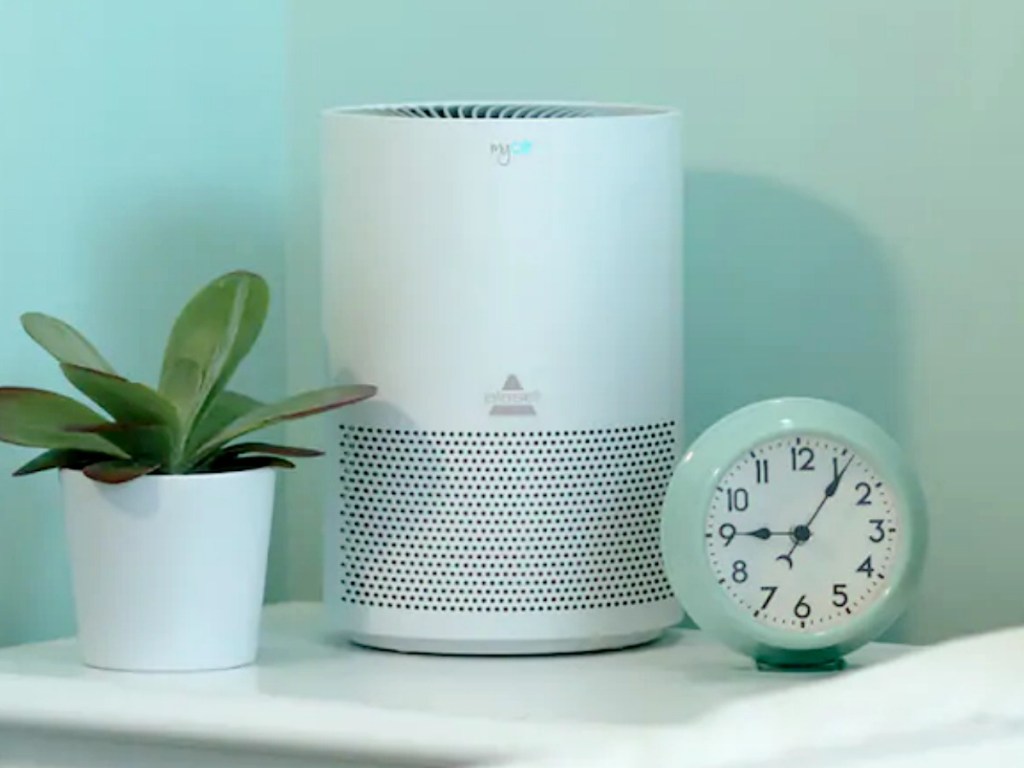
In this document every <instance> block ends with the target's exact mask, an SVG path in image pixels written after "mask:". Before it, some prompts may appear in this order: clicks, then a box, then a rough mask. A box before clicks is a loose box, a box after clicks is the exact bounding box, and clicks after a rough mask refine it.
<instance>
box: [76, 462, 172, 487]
mask: <svg viewBox="0 0 1024 768" xmlns="http://www.w3.org/2000/svg"><path fill="white" fill-rule="evenodd" d="M157 469H158V465H156V464H138V463H136V462H134V461H122V460H119V459H111V460H110V461H100V462H97V463H96V464H89V465H88V466H87V467H85V468H84V469H83V470H82V473H83V474H84V475H85V476H86V477H88V478H89V479H90V480H95V481H96V482H99V483H107V484H109V485H119V484H120V483H127V482H128V481H129V480H135V479H136V478H139V477H142V476H143V475H148V474H150V473H151V472H154V471H156V470H157Z"/></svg>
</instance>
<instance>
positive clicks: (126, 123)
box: [0, 0, 284, 644]
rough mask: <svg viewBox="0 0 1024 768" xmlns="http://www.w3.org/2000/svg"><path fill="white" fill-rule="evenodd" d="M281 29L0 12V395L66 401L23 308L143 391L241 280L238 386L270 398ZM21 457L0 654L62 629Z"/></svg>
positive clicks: (268, 9)
mask: <svg viewBox="0 0 1024 768" xmlns="http://www.w3.org/2000/svg"><path fill="white" fill-rule="evenodd" d="M283 30H284V4H283V3H280V2H268V1H263V2H250V1H249V0H218V2H214V3H210V2H202V1H201V0H178V2H174V3H153V2H141V3H140V2H136V1H135V0H121V1H115V0H43V1H40V0H0V383H3V384H23V385H31V386H44V387H48V388H56V389H59V390H61V391H64V392H67V393H69V394H71V393H73V390H70V388H69V387H66V386H64V384H63V382H62V380H61V378H60V375H59V372H58V371H57V370H56V368H55V366H54V365H53V364H51V362H50V361H49V359H48V358H47V357H46V356H45V354H44V353H43V352H42V351H41V350H39V349H38V348H37V347H35V346H34V345H33V344H31V342H29V341H28V340H27V337H25V336H24V334H23V333H22V332H21V329H20V326H19V324H18V315H19V314H20V313H21V312H23V311H26V310H30V309H38V310H42V311H46V312H50V313H53V314H56V315H58V316H61V317H64V318H66V319H67V320H69V321H70V322H72V323H74V324H76V325H78V326H79V327H81V328H82V330H83V331H85V332H86V333H87V334H88V335H89V336H91V337H92V338H93V339H94V341H95V342H96V343H97V344H98V345H99V346H100V347H101V348H102V349H103V350H104V352H105V353H106V354H107V355H108V357H109V358H111V360H112V361H113V362H114V363H115V364H116V365H118V366H120V367H121V368H123V370H124V372H125V373H127V374H129V375H131V376H136V377H140V378H143V379H145V380H152V379H153V377H155V375H156V372H157V366H158V364H159V355H160V352H161V347H162V345H163V341H164V338H165V336H166V333H167V331H168V330H169V328H170V323H171V321H172V320H173V316H174V314H175V312H176V311H177V309H178V308H179V307H180V305H181V304H182V303H183V302H184V301H185V300H186V298H187V297H188V295H189V294H190V293H191V292H192V291H193V290H195V289H196V288H198V287H199V285H200V284H201V283H203V282H205V281H206V280H207V279H209V278H211V277H213V276H214V275H216V274H218V273H219V272H221V271H226V270H228V269H232V268H235V267H240V266H242V267H248V268H251V269H256V270H258V271H260V272H262V273H263V274H264V275H266V277H267V278H268V279H269V280H270V281H271V284H272V286H273V290H274V301H275V305H274V308H273V312H272V316H271V318H270V321H269V323H268V327H267V330H266V332H265V336H264V337H263V338H262V339H261V340H260V342H259V343H258V347H257V349H256V350H254V352H253V357H252V359H251V360H250V361H249V362H247V363H246V368H245V370H244V372H242V373H240V378H239V382H238V384H239V386H241V387H244V388H245V389H246V390H247V391H251V392H253V393H254V394H257V395H258V396H265V397H276V396H280V395H281V394H282V392H283V386H284V376H283V372H282V371H283V366H282V363H283V359H284V357H283V356H284V313H283V297H284V294H283V290H284V258H283V248H282V244H283V226H282V225H283V222H282V217H281V211H282V208H281V201H282V194H283V191H284V187H283V179H284V154H283V150H284V141H283V112H282V105H283V86H284V81H283V77H284V66H283V64H284V62H283V39H284V32H283ZM29 455H31V453H30V452H28V451H25V450H23V449H16V448H12V447H9V446H0V644H4V643H13V642H17V641H27V640H34V639H39V638H44V637H52V636H55V635H61V634H66V633H67V632H69V631H71V630H72V629H73V616H72V611H71V606H70V599H69V583H68V573H67V568H66V562H65V554H64V541H63V525H62V520H61V516H60V512H59V501H58V497H57V484H56V476H55V475H53V474H45V475H40V476H35V477H32V478H21V479H12V478H11V477H10V471H11V470H13V469H14V467H15V466H17V464H19V463H21V461H23V460H25V459H27V458H28V456H29ZM280 540H281V536H280V535H279V536H278V541H280ZM275 546H278V545H277V544H275ZM282 563H283V560H281V558H280V557H275V559H274V567H275V574H274V575H275V581H274V583H275V584H276V583H278V582H282V580H281V579H280V578H277V574H276V568H277V566H278V564H282ZM273 592H274V590H273V588H272V589H271V593H272V594H273Z"/></svg>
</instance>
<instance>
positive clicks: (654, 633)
mask: <svg viewBox="0 0 1024 768" xmlns="http://www.w3.org/2000/svg"><path fill="white" fill-rule="evenodd" d="M664 631H665V630H662V629H655V630H648V631H645V632H632V633H628V634H622V635H603V636H595V637H583V638H573V639H560V640H514V641H510V640H461V641H452V640H429V639H416V638H409V637H393V636H388V635H372V634H363V633H354V634H350V635H348V639H349V640H350V641H351V642H352V643H355V644H356V645H361V646H365V647H367V648H375V649H378V650H385V651H397V652H399V653H420V654H432V655H443V656H541V655H550V654H571V653H593V652H595V651H611V650H619V649H623V648H630V647H633V646H637V645H644V644H646V643H650V642H652V641H654V640H657V639H658V638H659V637H661V635H662V634H664Z"/></svg>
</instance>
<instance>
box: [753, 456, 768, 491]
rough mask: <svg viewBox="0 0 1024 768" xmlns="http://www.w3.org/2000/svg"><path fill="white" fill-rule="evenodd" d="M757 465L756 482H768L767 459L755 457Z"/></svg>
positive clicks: (765, 483) (760, 483)
mask: <svg viewBox="0 0 1024 768" xmlns="http://www.w3.org/2000/svg"><path fill="white" fill-rule="evenodd" d="M754 464H755V466H756V467H757V483H758V485H762V484H764V485H767V484H768V459H757V460H756V461H755V462H754Z"/></svg>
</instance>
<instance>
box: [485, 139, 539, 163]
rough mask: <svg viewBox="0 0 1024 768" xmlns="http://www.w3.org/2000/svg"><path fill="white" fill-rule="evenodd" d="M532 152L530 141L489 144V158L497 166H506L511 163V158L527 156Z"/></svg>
mask: <svg viewBox="0 0 1024 768" xmlns="http://www.w3.org/2000/svg"><path fill="white" fill-rule="evenodd" d="M532 150H533V142H532V141H511V142H504V143H503V142H493V143H492V144H491V157H493V158H494V159H495V161H496V162H497V163H498V165H508V164H509V163H511V162H512V158H513V157H522V156H523V155H528V154H530V152H531V151H532Z"/></svg>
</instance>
